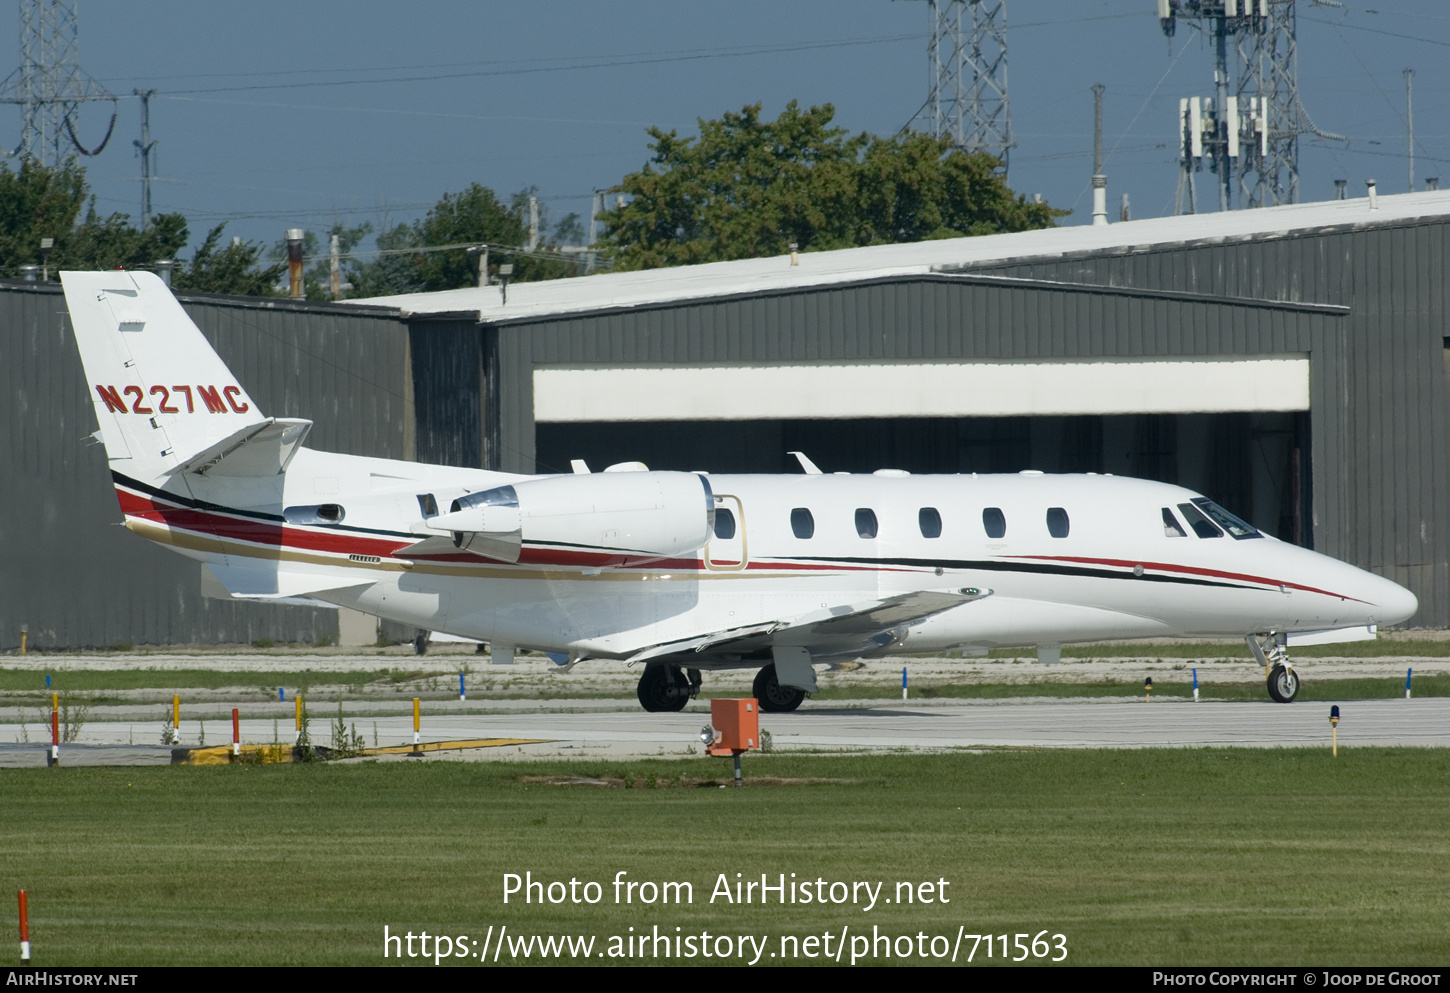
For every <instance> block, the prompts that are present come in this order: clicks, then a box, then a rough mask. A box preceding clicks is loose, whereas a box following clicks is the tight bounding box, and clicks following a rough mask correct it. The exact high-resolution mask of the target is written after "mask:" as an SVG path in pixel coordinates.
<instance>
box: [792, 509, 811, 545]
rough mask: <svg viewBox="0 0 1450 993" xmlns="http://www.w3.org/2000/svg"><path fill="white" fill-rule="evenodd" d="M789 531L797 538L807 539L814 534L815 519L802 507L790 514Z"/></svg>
mask: <svg viewBox="0 0 1450 993" xmlns="http://www.w3.org/2000/svg"><path fill="white" fill-rule="evenodd" d="M790 530H791V533H792V534H794V535H795V536H796V537H797V538H809V537H810V536H811V535H813V534H815V533H816V519H815V518H814V517H812V516H811V512H810V511H809V510H807V509H806V508H804V507H797V508H796V509H795V510H792V511H791V512H790Z"/></svg>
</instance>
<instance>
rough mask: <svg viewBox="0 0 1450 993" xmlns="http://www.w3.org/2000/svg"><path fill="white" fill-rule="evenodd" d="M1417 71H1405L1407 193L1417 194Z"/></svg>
mask: <svg viewBox="0 0 1450 993" xmlns="http://www.w3.org/2000/svg"><path fill="white" fill-rule="evenodd" d="M1414 89H1415V70H1413V69H1406V70H1405V151H1406V152H1407V153H1408V155H1409V162H1408V164H1407V165H1406V169H1405V191H1406V192H1407V193H1414V192H1415V101H1414V99H1413V95H1414Z"/></svg>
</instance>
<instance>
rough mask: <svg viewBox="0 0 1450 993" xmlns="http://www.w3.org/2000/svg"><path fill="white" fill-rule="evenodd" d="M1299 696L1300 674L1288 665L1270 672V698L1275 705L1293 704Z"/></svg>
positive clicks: (1279, 666)
mask: <svg viewBox="0 0 1450 993" xmlns="http://www.w3.org/2000/svg"><path fill="white" fill-rule="evenodd" d="M1298 695H1299V674H1298V673H1297V672H1295V671H1294V670H1293V669H1290V668H1289V667H1288V666H1286V665H1276V666H1274V667H1273V668H1272V669H1270V670H1269V696H1270V697H1272V698H1273V700H1274V702H1275V703H1293V702H1294V698H1295V697H1296V696H1298Z"/></svg>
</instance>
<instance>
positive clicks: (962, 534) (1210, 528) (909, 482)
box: [61, 271, 1417, 711]
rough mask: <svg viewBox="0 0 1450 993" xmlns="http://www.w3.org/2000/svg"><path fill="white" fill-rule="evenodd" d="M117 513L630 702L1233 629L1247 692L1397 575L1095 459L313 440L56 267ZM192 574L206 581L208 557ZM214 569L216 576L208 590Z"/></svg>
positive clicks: (253, 594)
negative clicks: (826, 457)
mask: <svg viewBox="0 0 1450 993" xmlns="http://www.w3.org/2000/svg"><path fill="white" fill-rule="evenodd" d="M61 279H62V282H63V283H64V287H65V296H66V303H67V306H68V307H69V309H70V314H71V320H72V323H73V324H74V327H75V333H76V340H77V342H78V344H79V346H80V352H81V359H82V362H83V363H84V365H85V372H86V381H87V383H88V386H89V390H90V398H91V401H92V403H93V404H94V406H95V410H96V418H97V420H98V421H99V422H100V437H101V440H102V441H103V442H104V443H105V447H106V455H107V458H108V459H109V463H110V468H111V472H112V476H113V479H114V481H115V486H116V493H117V496H118V497H119V499H120V504H121V510H122V512H123V513H124V515H125V524H126V527H127V528H129V529H130V530H132V531H134V532H136V533H137V534H139V535H141V536H142V537H145V538H149V539H150V540H152V541H155V542H158V543H161V544H164V545H166V546H168V547H170V548H172V549H174V550H175V551H177V552H180V553H181V554H183V555H187V556H190V557H191V558H194V559H197V560H199V561H201V562H202V563H203V565H204V570H205V572H204V575H203V583H204V585H206V584H207V583H209V582H210V580H213V579H214V580H215V581H216V582H217V583H219V584H220V588H221V590H223V591H224V592H223V593H222V594H221V595H226V596H230V597H234V598H238V599H245V600H257V601H267V600H274V601H292V600H295V599H297V598H303V599H306V600H311V601H322V602H325V603H329V604H334V605H338V606H344V607H350V608H355V609H357V610H362V611H366V612H368V613H370V614H375V615H377V616H379V617H384V618H388V619H390V620H394V621H399V622H402V623H405V624H409V625H414V626H416V627H418V628H422V629H426V630H431V631H441V632H447V633H450V634H453V635H457V636H461V637H464V638H471V639H477V640H479V641H487V642H489V643H490V644H491V646H492V649H493V651H494V654H495V657H498V656H500V655H503V656H507V655H509V654H510V653H512V652H513V651H514V650H515V649H519V648H523V649H534V650H539V651H544V652H548V653H550V654H552V655H553V656H554V658H555V659H556V661H558V662H559V664H560V667H561V668H562V669H569V668H572V667H573V666H574V665H575V664H578V663H579V662H582V661H585V660H618V661H623V662H627V663H629V664H631V665H633V664H636V663H638V664H641V666H642V670H643V671H642V675H641V676H640V680H639V688H638V694H639V699H640V702H641V703H642V704H643V705H644V707H645V709H646V710H651V711H668V710H679V709H680V708H682V707H683V706H684V705H685V704H686V703H687V702H688V701H689V699H690V698H691V697H692V696H694V695H695V694H696V693H697V692H698V690H699V688H700V681H701V676H700V673H701V671H703V670H716V669H737V668H751V669H758V670H759V674H758V675H757V677H756V679H755V686H754V689H755V694H756V696H757V698H758V699H759V700H760V705H761V709H762V710H766V711H787V710H793V709H795V708H796V707H797V706H799V705H800V703H801V700H802V699H803V698H804V695H805V694H806V693H808V692H811V691H814V690H815V688H816V678H815V670H814V668H813V667H814V666H815V665H816V664H818V663H829V662H835V661H840V660H845V659H856V658H878V657H882V656H887V655H899V654H906V653H912V654H916V653H935V652H944V651H949V650H966V651H975V652H980V651H982V650H986V649H990V648H998V647H1007V646H1037V650H1038V656H1039V658H1040V659H1042V660H1044V661H1052V660H1055V658H1056V657H1057V655H1058V653H1059V652H1060V646H1062V645H1064V644H1068V643H1072V642H1092V641H1102V640H1106V639H1123V638H1149V637H1164V636H1167V637H1226V636H1232V637H1242V638H1244V639H1245V640H1246V642H1247V644H1248V648H1249V650H1250V651H1251V652H1252V653H1253V655H1254V656H1255V657H1256V658H1257V660H1258V661H1259V662H1260V663H1261V664H1263V665H1264V667H1265V673H1266V677H1267V680H1268V689H1269V694H1270V696H1271V697H1273V698H1274V699H1275V700H1279V701H1282V702H1288V701H1291V700H1293V699H1294V696H1295V695H1296V694H1297V692H1298V689H1299V677H1298V675H1297V673H1296V672H1295V670H1294V668H1293V667H1292V665H1291V664H1290V661H1289V657H1288V647H1289V645H1290V643H1292V642H1302V643H1311V644H1312V643H1316V642H1328V641H1347V640H1356V639H1360V638H1368V637H1373V636H1374V632H1375V630H1376V626H1377V625H1381V624H1395V623H1398V622H1401V621H1404V620H1406V619H1407V618H1409V617H1410V616H1411V615H1412V614H1414V612H1415V610H1416V608H1417V604H1416V600H1415V597H1414V595H1413V594H1411V593H1410V592H1409V591H1407V590H1405V589H1403V588H1401V587H1399V586H1397V585H1396V584H1394V583H1392V582H1390V581H1388V580H1386V579H1382V578H1380V577H1378V576H1374V575H1371V574H1370V573H1367V572H1364V571H1361V570H1359V569H1356V568H1354V567H1353V566H1349V565H1346V564H1345V563H1343V562H1339V561H1336V560H1334V559H1331V558H1327V557H1325V556H1323V555H1319V554H1316V553H1314V552H1311V551H1309V550H1307V549H1304V548H1299V547H1296V546H1294V545H1290V544H1286V543H1284V542H1281V541H1277V540H1275V539H1274V538H1271V537H1268V536H1266V535H1264V534H1262V533H1260V532H1259V531H1257V530H1256V529H1255V528H1253V527H1252V526H1250V525H1248V524H1246V523H1244V522H1243V521H1241V520H1239V519H1238V518H1236V517H1235V516H1234V515H1232V514H1230V513H1228V512H1227V511H1225V510H1224V509H1223V508H1222V507H1219V506H1218V505H1217V504H1215V503H1213V502H1212V501H1211V500H1208V499H1206V498H1205V497H1203V496H1201V495H1199V494H1197V493H1194V492H1192V491H1190V490H1186V489H1184V488H1182V487H1179V486H1171V485H1167V484H1164V483H1155V482H1147V481H1144V480H1138V479H1127V478H1121V477H1112V476H1104V475H1093V474H1088V475H1043V474H1041V473H1031V472H1027V473H1020V474H1016V475H981V476H979V475H975V474H973V475H955V476H913V475H910V474H908V473H905V472H901V471H894V470H881V471H879V472H876V473H874V474H872V475H869V476H867V475H846V474H836V475H826V474H822V473H821V472H820V471H819V470H817V469H816V468H815V466H814V465H812V464H811V463H810V461H809V460H808V459H807V458H805V457H804V456H803V455H801V456H799V458H800V461H801V465H802V468H803V470H804V472H802V473H801V474H798V475H774V476H771V475H708V474H706V473H703V472H650V471H648V470H647V469H646V468H645V467H644V466H643V465H640V464H638V463H634V464H627V465H621V466H612V467H610V469H607V470H605V471H604V472H599V473H591V472H589V471H588V469H587V467H586V466H585V465H584V464H583V463H582V462H579V463H576V464H575V467H574V468H575V472H574V474H572V475H541V476H525V475H515V474H511V473H502V472H490V471H485V470H479V469H460V468H449V467H445V466H432V465H421V464H418V463H414V462H399V461H393V460H389V459H375V458H363V457H359V456H352V455H335V454H330V453H327V452H318V451H313V450H312V449H309V448H305V447H303V441H304V440H305V439H306V437H307V433H308V430H309V429H310V428H311V426H312V423H311V422H310V421H305V420H294V419H289V418H281V417H268V416H266V415H264V414H263V413H262V411H260V410H258V409H257V405H256V403H255V402H254V401H253V400H252V399H251V397H249V396H248V395H247V392H246V390H245V389H244V388H243V387H242V385H241V384H240V383H238V382H237V381H236V379H235V378H234V377H233V375H232V373H231V372H230V371H229V370H228V369H227V367H226V366H225V365H224V364H223V363H222V361H221V359H220V358H219V357H218V356H217V354H216V353H215V352H214V351H213V350H212V349H211V347H210V346H209V345H208V344H207V342H206V340H205V339H204V338H203V337H202V335H201V332H200V331H199V330H197V328H196V326H195V325H194V324H193V323H192V321H191V319H190V318H189V317H188V316H187V315H186V312H185V311H184V310H182V308H181V305H180V304H178V303H177V301H176V299H175V298H174V297H173V296H172V295H171V293H170V291H169V290H168V289H167V288H166V286H165V285H164V284H163V283H162V282H161V281H160V280H159V279H158V278H157V277H156V276H154V275H151V274H150V273H145V272H121V271H116V272H67V273H62V274H61ZM205 573H209V574H210V576H207V575H205ZM214 588H215V587H214Z"/></svg>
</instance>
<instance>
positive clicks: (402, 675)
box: [0, 669, 458, 696]
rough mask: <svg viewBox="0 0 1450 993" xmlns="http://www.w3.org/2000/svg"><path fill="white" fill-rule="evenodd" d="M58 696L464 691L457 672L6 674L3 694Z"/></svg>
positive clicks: (0, 677) (0, 686)
mask: <svg viewBox="0 0 1450 993" xmlns="http://www.w3.org/2000/svg"><path fill="white" fill-rule="evenodd" d="M47 674H48V675H49V676H50V681H51V688H52V689H53V690H55V691H57V692H59V691H72V692H91V691H95V690H136V689H169V688H172V687H180V688H187V689H226V688H230V687H236V686H241V687H248V688H253V687H255V688H256V689H258V690H261V691H263V692H267V693H270V694H272V695H273V696H276V695H277V687H279V686H285V687H286V688H287V689H288V690H289V691H290V690H292V689H294V688H295V687H306V686H367V685H370V684H374V683H375V684H378V685H380V686H389V685H397V684H402V683H405V682H412V681H416V680H422V679H452V680H453V683H452V684H451V686H452V687H454V688H455V692H456V687H457V685H458V682H457V680H458V673H457V671H453V672H446V671H439V670H436V669H435V670H414V669H409V670H401V669H359V670H351V671H344V672H317V671H315V670H311V669H307V670H302V671H297V672H266V671H253V672H248V671H224V670H217V669H67V670H64V671H61V672H50V673H47V672H46V670H44V669H0V692H31V691H40V692H43V691H44V690H45V677H46V675H47Z"/></svg>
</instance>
